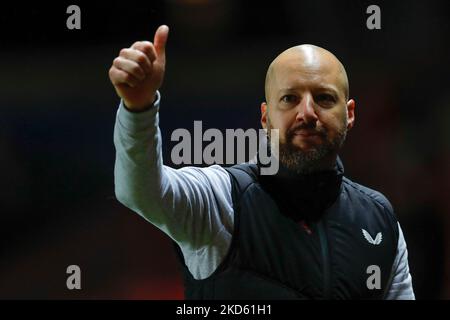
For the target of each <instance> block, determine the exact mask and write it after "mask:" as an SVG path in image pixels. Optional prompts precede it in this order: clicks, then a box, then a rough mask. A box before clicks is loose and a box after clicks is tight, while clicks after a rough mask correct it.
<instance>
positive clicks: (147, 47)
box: [131, 41, 156, 63]
mask: <svg viewBox="0 0 450 320" xmlns="http://www.w3.org/2000/svg"><path fill="white" fill-rule="evenodd" d="M131 49H134V50H139V51H141V52H142V53H144V54H145V55H146V56H147V58H148V59H149V60H150V62H152V63H153V62H155V60H156V51H155V47H154V46H153V44H152V43H151V42H150V41H138V42H135V43H134V44H133V45H132V46H131Z"/></svg>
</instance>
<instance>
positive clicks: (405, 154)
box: [0, 0, 450, 299]
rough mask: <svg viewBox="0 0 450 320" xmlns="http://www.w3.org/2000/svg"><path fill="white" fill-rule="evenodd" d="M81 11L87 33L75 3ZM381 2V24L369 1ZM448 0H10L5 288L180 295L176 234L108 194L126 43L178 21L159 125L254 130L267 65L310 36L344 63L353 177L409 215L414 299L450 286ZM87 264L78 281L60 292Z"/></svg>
mask: <svg viewBox="0 0 450 320" xmlns="http://www.w3.org/2000/svg"><path fill="white" fill-rule="evenodd" d="M71 4H77V5H79V6H80V8H81V17H82V18H81V23H82V29H81V30H72V31H70V30H68V29H67V28H66V19H67V18H68V16H69V15H68V14H66V8H67V7H68V6H69V5H71ZM371 4H377V5H379V6H380V8H381V23H382V29H381V30H368V29H367V28H366V19H367V18H368V16H369V15H368V14H366V8H367V7H368V6H369V5H371ZM449 9H450V8H449V5H448V1H425V0H419V1H414V2H412V1H398V2H393V1H390V2H387V1H386V2H380V1H376V2H371V1H331V0H320V1H319V0H314V1H288V0H284V1H271V2H268V3H263V2H253V1H245V2H244V1H237V0H234V1H226V0H209V1H208V0H171V1H146V2H141V1H131V0H129V1H108V2H104V3H95V4H94V3H92V2H87V1H77V2H74V3H72V2H66V1H61V2H60V3H58V4H55V3H47V4H45V3H42V2H34V3H33V4H23V3H21V2H14V3H13V2H10V3H9V4H6V3H5V4H2V8H1V13H0V17H1V19H0V36H1V37H0V39H1V40H0V48H1V50H0V66H1V69H0V70H1V71H0V74H1V77H0V93H1V100H0V154H1V156H0V165H1V168H2V170H1V179H0V200H1V201H0V298H3V299H32V298H39V299H55V298H56V299H78V298H85V299H100V298H102V299H178V298H182V297H183V290H182V284H181V277H180V272H179V269H178V265H177V263H176V260H175V254H174V251H173V249H172V246H171V243H170V241H169V238H168V237H166V236H165V235H163V234H162V233H161V232H159V231H158V230H157V229H156V228H155V227H153V226H152V225H151V224H149V223H146V222H145V221H144V220H143V219H142V218H140V217H139V216H138V215H137V214H135V213H133V212H131V211H130V210H128V209H126V208H125V207H123V206H122V205H120V204H119V203H118V202H117V201H116V200H115V198H114V185H113V167H114V157H115V150H114V145H113V138H112V137H113V126H114V120H115V114H116V110H117V106H118V103H119V99H118V98H117V96H116V95H115V92H114V89H113V87H112V85H111V84H110V83H109V79H108V69H109V67H110V65H111V63H112V60H113V59H114V58H115V56H116V55H117V54H118V52H119V51H120V49H121V48H124V47H129V46H130V45H131V44H132V43H133V42H134V41H136V40H150V41H152V40H153V34H154V31H155V30H156V28H157V27H158V26H159V25H160V24H162V23H165V24H168V25H169V26H170V28H171V30H170V35H169V41H168V46H167V63H168V65H167V72H166V80H165V82H164V85H163V88H162V89H161V93H162V99H163V100H162V108H161V113H160V126H161V130H162V134H163V139H164V142H165V144H164V146H163V148H164V154H165V158H166V159H169V158H170V157H169V155H170V150H171V146H172V144H171V143H170V134H171V132H172V131H173V130H174V129H176V128H183V127H184V128H187V129H189V130H191V129H192V128H193V121H194V120H202V121H203V126H204V129H205V128H206V127H214V128H220V129H225V128H244V129H245V128H252V127H259V105H260V103H261V101H263V100H264V91H263V89H264V76H265V72H266V69H267V67H268V65H269V63H270V62H271V61H272V59H274V58H275V57H276V55H277V54H278V53H280V52H281V51H283V50H285V49H286V48H288V47H291V46H294V45H297V44H301V43H313V44H316V45H319V46H322V47H325V48H327V49H328V50H330V51H332V52H333V53H335V54H336V55H337V56H338V58H339V59H340V60H341V61H342V62H343V64H344V65H345V66H346V68H347V72H348V74H349V79H350V93H351V97H353V98H354V99H355V100H356V102H357V109H356V127H355V128H354V129H353V130H352V131H351V132H350V134H349V136H348V139H347V143H346V145H345V147H344V149H343V152H342V159H343V161H344V165H345V166H346V174H347V176H349V177H350V178H351V179H353V180H355V181H357V182H359V183H362V184H364V185H367V186H369V187H371V188H374V189H377V190H379V191H381V192H383V193H384V194H385V195H386V196H387V197H388V198H389V199H390V201H391V202H392V204H393V205H394V207H395V209H396V213H397V215H398V217H399V220H400V222H401V224H402V227H403V231H404V233H405V237H406V240H407V244H408V249H409V261H410V267H411V273H412V276H413V284H414V288H415V293H416V297H417V298H418V299H449V298H450V217H449V214H450V202H449V195H450V194H449V189H450V148H449V146H450V91H449V85H450V77H449V71H450V70H449V69H450V68H449V67H450V64H449V57H450V54H449V53H450V52H449V38H450V37H449V36H450V30H449V18H450V11H449ZM72 264H75V265H79V266H80V268H81V270H82V290H80V291H76V290H75V291H69V290H68V289H67V288H66V278H67V276H68V275H67V274H66V268H67V266H69V265H72Z"/></svg>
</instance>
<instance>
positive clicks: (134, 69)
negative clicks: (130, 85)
mask: <svg viewBox="0 0 450 320" xmlns="http://www.w3.org/2000/svg"><path fill="white" fill-rule="evenodd" d="M113 66H115V67H116V68H117V69H120V70H122V71H125V72H127V73H129V74H131V75H132V76H133V77H135V78H137V79H139V80H144V79H145V76H146V75H145V72H144V70H143V69H142V68H141V67H140V66H139V65H138V64H137V62H134V61H132V60H128V59H125V58H123V57H117V58H116V59H114V62H113Z"/></svg>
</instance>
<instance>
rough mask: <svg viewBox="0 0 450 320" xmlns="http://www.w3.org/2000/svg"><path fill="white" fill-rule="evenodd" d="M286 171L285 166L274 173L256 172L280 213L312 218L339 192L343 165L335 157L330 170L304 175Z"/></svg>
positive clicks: (318, 215)
mask: <svg viewBox="0 0 450 320" xmlns="http://www.w3.org/2000/svg"><path fill="white" fill-rule="evenodd" d="M258 171H259V170H258ZM287 173H289V172H288V171H287V169H286V168H281V167H280V170H279V172H278V173H277V174H275V175H271V176H269V175H258V180H259V182H260V184H261V186H262V188H263V189H264V190H265V191H266V192H267V193H268V194H269V195H270V196H271V197H272V198H273V199H274V200H275V202H276V203H277V206H278V208H279V209H280V212H281V213H282V214H284V215H286V216H288V217H290V218H292V219H294V220H295V221H300V220H306V221H316V220H319V219H320V218H322V216H323V214H324V212H325V210H326V209H328V208H329V207H330V206H331V205H332V204H333V203H334V202H335V201H336V199H337V197H338V196H339V193H340V190H341V183H342V177H343V175H344V166H343V164H342V161H341V159H340V158H339V157H338V158H337V160H336V165H335V167H334V169H333V170H327V171H321V172H314V173H311V174H304V175H299V174H287Z"/></svg>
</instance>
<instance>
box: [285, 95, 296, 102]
mask: <svg viewBox="0 0 450 320" xmlns="http://www.w3.org/2000/svg"><path fill="white" fill-rule="evenodd" d="M281 101H282V102H284V103H295V102H296V101H297V97H296V96H294V95H293V94H287V95H285V96H283V97H282V98H281Z"/></svg>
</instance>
